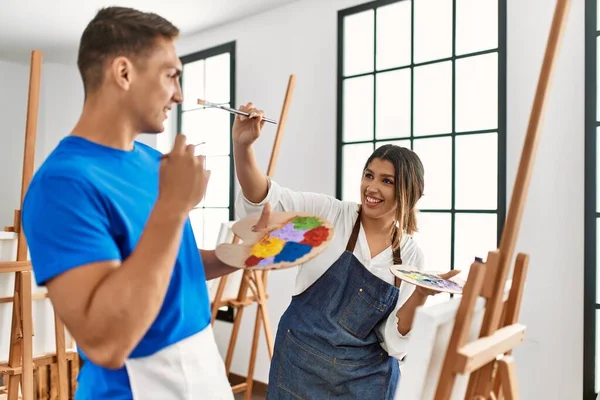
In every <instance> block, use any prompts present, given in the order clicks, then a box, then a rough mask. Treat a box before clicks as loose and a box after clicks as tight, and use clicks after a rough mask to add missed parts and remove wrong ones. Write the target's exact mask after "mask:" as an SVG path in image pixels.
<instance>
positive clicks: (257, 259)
mask: <svg viewBox="0 0 600 400" xmlns="http://www.w3.org/2000/svg"><path fill="white" fill-rule="evenodd" d="M261 261H262V258H260V257H256V256H250V257H248V258H247V259H246V262H245V264H246V267H254V266H256V265H258V263H259V262H261Z"/></svg>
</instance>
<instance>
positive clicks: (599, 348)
mask: <svg viewBox="0 0 600 400" xmlns="http://www.w3.org/2000/svg"><path fill="white" fill-rule="evenodd" d="M594 368H596V374H595V375H596V392H598V389H600V310H596V363H595V365H594Z"/></svg>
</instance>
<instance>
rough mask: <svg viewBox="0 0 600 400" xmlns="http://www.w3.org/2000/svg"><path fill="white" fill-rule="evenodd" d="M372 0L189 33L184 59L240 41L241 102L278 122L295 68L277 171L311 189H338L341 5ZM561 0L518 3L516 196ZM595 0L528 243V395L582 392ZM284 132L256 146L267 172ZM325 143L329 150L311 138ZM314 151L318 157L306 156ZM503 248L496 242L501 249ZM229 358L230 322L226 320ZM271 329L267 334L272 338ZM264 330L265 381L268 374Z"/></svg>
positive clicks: (512, 158) (565, 71)
mask: <svg viewBox="0 0 600 400" xmlns="http://www.w3.org/2000/svg"><path fill="white" fill-rule="evenodd" d="M363 2H364V1H354V0H336V1H326V2H325V1H322V0H302V1H298V2H295V3H292V4H290V5H287V6H284V7H281V8H278V9H275V10H272V11H270V12H267V13H264V14H261V15H257V16H254V17H251V18H247V19H245V20H242V21H238V22H236V23H233V24H229V25H226V26H223V27H220V28H217V29H214V30H210V31H207V32H204V33H200V34H198V35H195V36H192V37H188V38H183V39H181V41H180V42H179V44H178V50H179V53H180V55H185V54H189V53H193V52H195V51H199V50H203V49H205V48H208V47H212V46H215V45H218V44H221V43H224V42H228V41H231V40H236V41H237V54H236V60H237V61H236V62H237V65H236V68H237V76H236V84H237V93H236V102H237V103H238V104H243V103H245V102H247V101H253V102H254V103H255V104H256V105H258V106H259V107H260V108H262V109H263V110H265V111H266V113H267V114H268V115H269V116H272V117H274V118H277V117H278V116H279V112H280V109H281V104H282V101H283V96H284V92H285V88H286V84H287V79H288V76H289V74H292V73H293V74H296V78H297V86H296V91H295V93H294V96H293V100H292V107H291V110H290V114H289V117H288V121H287V126H286V130H285V134H284V139H283V142H282V145H281V151H280V154H279V162H278V165H277V168H276V172H275V176H274V178H275V179H276V180H277V181H279V182H281V183H283V184H284V185H287V186H290V187H293V188H295V189H299V190H311V191H317V192H323V193H327V194H331V195H334V194H335V177H336V175H335V143H336V140H335V135H336V63H337V11H338V10H339V9H344V8H346V7H350V6H353V5H356V4H360V3H363ZM554 3H555V2H554V1H548V0H527V1H523V0H509V1H508V110H507V111H508V150H507V153H508V154H507V165H508V171H507V175H508V181H507V184H508V192H509V193H508V196H509V197H508V199H510V194H511V192H512V186H513V183H514V178H515V174H516V168H517V165H518V162H519V158H520V154H521V146H522V142H523V138H524V134H525V131H526V128H527V123H528V118H529V114H530V110H531V103H532V101H533V96H534V92H535V87H536V84H537V79H538V74H539V70H540V67H541V62H542V57H543V53H544V48H545V45H546V40H547V35H548V32H549V27H550V20H551V18H552V14H553V10H554ZM583 3H584V2H583V1H573V2H572V9H571V12H570V17H569V21H568V25H567V29H566V32H565V35H564V39H563V45H562V50H561V53H560V58H559V60H558V65H557V69H556V74H555V79H554V85H553V88H552V91H551V92H550V95H549V99H548V100H549V102H548V108H547V112H546V117H545V120H544V125H543V135H542V139H541V142H540V145H539V150H538V151H539V152H538V157H537V162H536V166H535V173H534V175H533V179H532V182H531V191H530V196H529V198H528V206H527V208H526V210H525V213H524V217H523V225H522V230H521V233H520V240H519V242H518V244H517V251H523V252H527V253H529V254H530V255H531V263H530V272H529V277H528V284H527V288H526V292H525V298H524V303H523V309H522V314H521V315H522V321H523V322H524V323H525V324H527V326H528V335H527V339H526V343H525V344H524V345H523V346H522V347H521V348H520V349H519V350H518V351H517V352H516V355H517V361H518V377H519V385H520V390H521V398H523V399H540V398H544V399H557V400H559V399H560V400H562V399H567V398H569V399H573V398H577V397H579V396H580V395H581V392H582V387H581V386H582V379H581V376H582V330H583V315H582V309H583V304H582V299H583V296H582V289H583V183H584V182H583V146H584V130H583V110H584V104H583V100H584V96H583V92H584V88H583V85H584V73H583V62H584V58H583V57H584V52H583V46H584V40H583V26H584V4H583ZM274 133H275V128H274V127H270V126H268V125H267V127H266V128H265V131H264V133H263V137H262V138H261V140H260V141H259V143H257V145H256V152H257V156H258V159H259V163H260V166H261V167H262V168H263V169H266V166H267V164H268V159H269V155H270V151H271V146H272V139H273V137H274ZM313 140H316V141H317V142H318V143H319V146H313V145H310V144H309V142H311V141H313ZM307 155H310V159H311V160H319V162H318V163H317V162H305V158H306V157H307ZM490 250H493V249H490ZM294 276H295V272H294V271H293V270H284V271H278V272H274V273H271V274H270V275H269V285H268V292H269V294H270V298H269V307H270V317H271V327H272V328H273V330H274V331H275V330H276V328H277V323H278V320H279V318H280V316H281V314H282V313H283V311H284V310H285V308H286V307H287V305H288V304H289V301H290V295H291V293H292V288H293V283H294ZM254 315H255V309H254V307H252V308H250V309H249V310H248V312H247V313H246V314H245V315H244V318H243V323H242V328H241V333H240V336H239V338H238V345H237V346H236V356H235V359H234V361H233V366H232V372H234V373H237V374H240V375H245V374H246V371H247V365H248V360H249V347H250V343H251V336H252V330H253V326H254ZM215 330H216V335H217V341H218V343H219V347H220V348H221V350H222V352H223V354H225V351H226V349H227V345H228V340H229V336H230V334H229V333H230V324H225V323H220V322H219V323H217V324H216V328H215ZM261 335H262V334H261ZM268 363H269V361H268V356H267V352H266V345H265V342H264V335H262V336H261V343H260V350H259V354H258V359H257V367H256V372H255V378H256V379H258V380H261V381H264V382H266V381H267V378H268Z"/></svg>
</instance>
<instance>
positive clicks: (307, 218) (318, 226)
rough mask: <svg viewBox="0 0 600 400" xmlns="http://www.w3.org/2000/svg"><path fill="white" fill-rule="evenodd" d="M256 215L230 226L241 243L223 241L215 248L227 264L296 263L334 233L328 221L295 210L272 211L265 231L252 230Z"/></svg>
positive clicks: (250, 266)
mask: <svg viewBox="0 0 600 400" xmlns="http://www.w3.org/2000/svg"><path fill="white" fill-rule="evenodd" d="M258 219H259V215H254V216H249V217H246V218H244V219H241V220H240V221H238V222H236V223H235V224H233V226H232V230H233V233H234V234H235V235H237V236H238V237H239V238H240V239H241V240H242V243H240V244H232V243H223V244H220V245H219V246H217V248H216V250H215V252H216V255H217V257H218V258H219V260H221V261H222V262H224V263H225V264H227V265H230V266H232V267H237V268H244V269H260V270H271V269H283V268H290V267H295V266H297V265H299V264H303V263H305V262H307V261H308V260H310V259H312V258H314V257H316V256H317V255H318V254H320V253H321V252H322V251H323V250H325V249H326V248H327V246H328V245H329V243H330V242H331V240H332V239H333V236H334V229H333V226H332V225H331V223H330V222H328V221H326V220H324V219H323V218H320V217H317V216H314V215H310V214H306V213H295V212H274V213H272V214H271V217H270V218H269V225H268V226H267V228H266V229H265V230H264V231H261V232H254V231H253V230H252V226H254V225H255V224H256V223H257V222H258Z"/></svg>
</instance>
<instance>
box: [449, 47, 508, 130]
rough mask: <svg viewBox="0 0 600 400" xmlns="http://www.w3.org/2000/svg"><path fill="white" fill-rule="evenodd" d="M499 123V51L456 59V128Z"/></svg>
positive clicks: (475, 127)
mask: <svg viewBox="0 0 600 400" xmlns="http://www.w3.org/2000/svg"><path fill="white" fill-rule="evenodd" d="M497 127H498V54H497V53H491V54H486V55H482V56H475V57H467V58H462V59H459V60H456V131H457V132H469V131H476V130H482V129H496V128H497Z"/></svg>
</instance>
